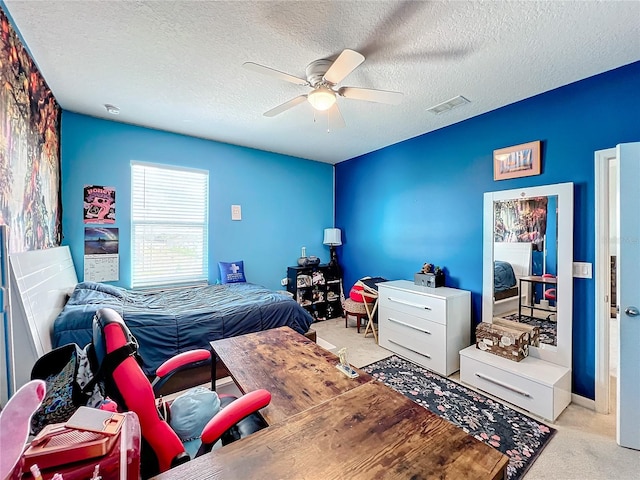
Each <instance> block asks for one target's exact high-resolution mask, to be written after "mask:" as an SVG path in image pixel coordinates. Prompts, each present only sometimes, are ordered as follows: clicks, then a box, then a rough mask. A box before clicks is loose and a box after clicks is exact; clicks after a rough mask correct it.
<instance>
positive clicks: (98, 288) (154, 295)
mask: <svg viewBox="0 0 640 480" xmlns="http://www.w3.org/2000/svg"><path fill="white" fill-rule="evenodd" d="M103 307H109V308H113V309H114V310H116V311H117V312H118V313H119V314H120V315H121V316H122V318H123V320H124V321H125V323H126V324H127V326H128V327H129V329H130V330H131V333H132V334H133V335H134V336H135V337H136V339H137V341H138V344H139V349H138V352H139V353H140V355H141V357H142V359H143V365H142V368H143V370H144V372H145V373H146V374H147V375H152V374H153V373H154V372H155V370H156V369H157V367H158V366H160V364H161V363H162V362H164V361H165V360H167V359H169V358H171V357H172V356H174V355H176V354H178V353H182V352H185V351H188V350H193V349H195V348H209V342H210V341H212V340H219V339H221V338H227V337H235V336H237V335H243V334H245V333H253V332H258V331H261V330H268V329H271V328H276V327H282V326H289V327H291V328H292V329H293V330H295V331H296V332H298V333H300V334H305V333H306V332H307V330H309V327H310V325H311V323H312V322H313V317H311V315H309V313H308V312H307V311H306V310H305V309H304V308H302V307H301V306H300V305H299V304H298V303H297V302H295V301H294V300H293V299H291V297H289V296H287V295H286V294H285V293H280V292H274V291H272V290H268V289H266V288H264V287H261V286H259V285H255V284H252V283H228V284H224V285H200V286H193V287H188V288H176V289H169V290H156V291H135V290H127V289H124V288H121V287H114V286H111V285H106V284H102V283H94V282H82V283H79V284H78V285H77V286H76V287H75V289H74V291H73V294H72V295H71V297H70V298H69V301H68V302H67V303H66V305H65V307H64V309H63V310H62V312H60V315H58V318H56V320H55V322H54V324H53V336H52V343H53V347H54V348H56V347H58V346H61V345H65V344H67V343H77V344H78V345H81V346H82V345H86V344H87V343H89V342H90V341H91V335H92V330H91V325H92V320H93V316H94V314H95V312H96V311H97V310H98V309H99V308H103Z"/></svg>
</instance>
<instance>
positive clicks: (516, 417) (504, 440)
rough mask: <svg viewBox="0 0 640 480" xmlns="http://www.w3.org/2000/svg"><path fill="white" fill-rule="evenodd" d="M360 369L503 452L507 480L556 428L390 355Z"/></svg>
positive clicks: (514, 477) (521, 470) (533, 456)
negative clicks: (506, 461)
mask: <svg viewBox="0 0 640 480" xmlns="http://www.w3.org/2000/svg"><path fill="white" fill-rule="evenodd" d="M362 370H364V371H365V372H367V373H369V374H371V375H372V376H373V377H374V378H375V379H377V380H380V381H381V382H383V383H384V384H385V385H387V386H388V387H391V388H393V389H394V390H396V391H398V392H400V393H402V394H403V395H404V396H406V397H408V398H410V399H411V400H413V401H414V402H416V403H417V404H418V405H422V406H423V407H425V408H426V409H428V410H430V411H432V412H433V413H435V414H437V415H439V416H440V417H442V418H444V419H445V420H448V421H450V422H451V423H453V424H454V425H456V426H458V427H460V428H462V429H463V430H464V431H465V432H467V433H468V434H470V435H472V436H474V437H475V438H477V439H478V440H480V441H482V442H484V443H486V444H487V445H490V446H492V447H494V448H496V449H497V450H499V451H500V452H502V453H504V454H505V455H507V456H508V457H509V464H508V465H507V479H508V480H518V479H520V478H522V476H523V475H524V474H525V473H526V471H527V470H528V469H529V467H530V466H531V465H532V464H533V462H534V461H535V459H536V458H537V457H538V455H540V452H541V451H542V450H543V449H544V447H545V446H546V445H547V443H548V442H549V440H551V437H553V435H554V434H555V432H556V430H555V429H554V428H551V427H548V426H547V425H545V424H543V423H540V422H538V421H537V420H534V419H533V418H531V417H528V416H527V415H523V414H522V413H520V412H518V411H516V410H514V409H512V408H510V407H508V406H506V405H505V404H503V403H500V402H497V401H495V400H493V399H491V398H489V397H486V396H484V395H481V394H479V393H477V392H474V391H473V390H471V389H469V388H466V387H464V386H462V385H460V384H459V383H456V382H454V381H452V380H449V379H447V378H445V377H442V376H440V375H438V374H436V373H433V372H431V371H429V370H427V369H425V368H422V367H420V366H419V365H416V364H415V363H412V362H409V361H408V360H404V359H402V358H400V357H397V356H395V355H394V356H391V357H389V358H385V359H384V360H380V361H378V362H375V363H372V364H371V365H367V366H366V367H362Z"/></svg>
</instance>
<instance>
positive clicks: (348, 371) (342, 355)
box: [336, 347, 358, 378]
mask: <svg viewBox="0 0 640 480" xmlns="http://www.w3.org/2000/svg"><path fill="white" fill-rule="evenodd" d="M338 358H339V359H340V363H338V365H336V368H337V369H338V370H340V371H341V372H342V373H344V374H345V375H346V376H347V377H349V378H356V377H357V376H358V372H356V371H355V370H354V369H353V368H352V367H351V365H349V362H348V361H347V347H342V348H341V349H340V350H338Z"/></svg>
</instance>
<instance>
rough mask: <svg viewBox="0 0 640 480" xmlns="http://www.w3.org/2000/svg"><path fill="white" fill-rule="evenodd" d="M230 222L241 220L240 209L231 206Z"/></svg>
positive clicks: (236, 206) (239, 207) (238, 206)
mask: <svg viewBox="0 0 640 480" xmlns="http://www.w3.org/2000/svg"><path fill="white" fill-rule="evenodd" d="M231 220H242V207H241V206H240V205H231Z"/></svg>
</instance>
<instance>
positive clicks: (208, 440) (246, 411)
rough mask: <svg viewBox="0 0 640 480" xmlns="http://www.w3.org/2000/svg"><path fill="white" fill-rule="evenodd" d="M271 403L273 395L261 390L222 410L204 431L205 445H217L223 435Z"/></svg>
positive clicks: (203, 440) (202, 437)
mask: <svg viewBox="0 0 640 480" xmlns="http://www.w3.org/2000/svg"><path fill="white" fill-rule="evenodd" d="M270 402H271V393H269V392H268V391H267V390H264V389H260V390H254V391H253V392H249V393H247V394H245V395H243V396H241V397H240V398H238V399H237V400H235V401H233V402H231V403H230V404H229V405H228V406H226V407H225V408H223V409H222V410H220V411H219V412H218V413H217V414H216V415H215V416H214V417H213V418H212V419H211V420H209V423H207V425H206V426H205V427H204V430H203V431H202V436H201V440H202V443H203V444H213V443H215V442H216V441H217V440H218V439H219V438H220V437H221V436H222V434H223V433H225V432H226V431H227V430H229V429H230V428H231V427H233V426H234V425H235V424H236V423H238V422H239V421H240V420H242V419H243V418H246V417H248V416H249V415H251V414H252V413H255V412H257V411H258V410H260V409H261V408H264V407H266V406H267V405H269V403H270Z"/></svg>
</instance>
